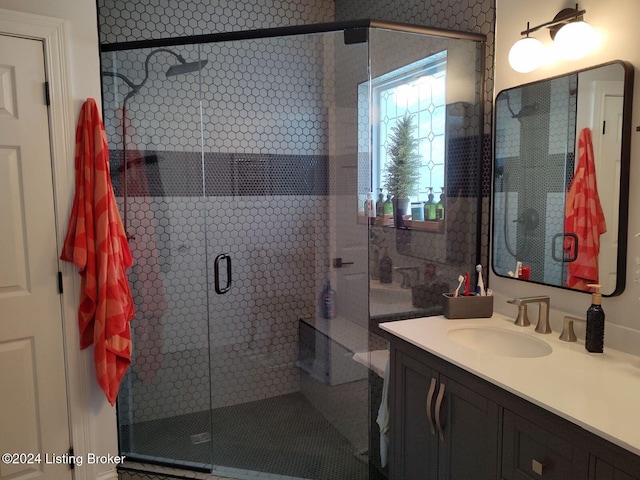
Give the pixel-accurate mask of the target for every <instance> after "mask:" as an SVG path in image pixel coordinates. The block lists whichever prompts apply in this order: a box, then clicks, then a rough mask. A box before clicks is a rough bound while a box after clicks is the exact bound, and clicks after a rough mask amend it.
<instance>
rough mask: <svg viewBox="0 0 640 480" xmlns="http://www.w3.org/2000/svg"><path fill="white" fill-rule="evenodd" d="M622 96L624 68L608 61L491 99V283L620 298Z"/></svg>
mask: <svg viewBox="0 0 640 480" xmlns="http://www.w3.org/2000/svg"><path fill="white" fill-rule="evenodd" d="M632 90H633V67H632V66H631V65H629V64H628V63H626V62H622V61H615V62H611V63H607V64H604V65H599V66H596V67H593V68H589V69H585V70H580V71H577V72H572V73H569V74H566V75H562V76H558V77H554V78H550V79H545V80H542V81H538V82H534V83H529V84H526V85H521V86H518V87H515V88H510V89H507V90H503V91H501V92H500V93H499V94H498V95H497V97H496V102H495V122H494V125H495V132H494V139H495V146H494V160H493V197H492V201H493V216H492V225H493V236H492V268H493V271H494V272H495V274H496V275H499V276H502V277H513V278H517V279H519V280H525V281H529V282H534V283H540V284H545V285H551V286H555V287H561V288H567V289H572V290H578V291H585V292H590V291H592V289H591V288H589V287H588V286H587V285H588V284H592V283H599V284H601V285H602V293H603V294H604V295H607V296H612V295H618V294H620V293H622V291H623V290H624V283H625V271H626V239H627V213H628V191H629V151H630V137H631V103H632V93H633V92H632Z"/></svg>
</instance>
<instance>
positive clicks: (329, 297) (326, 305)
mask: <svg viewBox="0 0 640 480" xmlns="http://www.w3.org/2000/svg"><path fill="white" fill-rule="evenodd" d="M320 309H321V310H322V318H325V319H327V320H331V319H334V318H336V292H335V290H334V289H333V288H331V282H330V281H329V280H327V282H326V283H325V285H324V288H323V289H322V294H321V295H320Z"/></svg>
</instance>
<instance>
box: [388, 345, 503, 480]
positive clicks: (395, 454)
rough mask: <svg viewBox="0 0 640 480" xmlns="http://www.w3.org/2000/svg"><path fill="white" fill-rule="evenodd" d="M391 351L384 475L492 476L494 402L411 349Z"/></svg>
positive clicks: (420, 479) (412, 479) (458, 479)
mask: <svg viewBox="0 0 640 480" xmlns="http://www.w3.org/2000/svg"><path fill="white" fill-rule="evenodd" d="M406 347H411V346H410V345H406ZM408 350H411V348H408ZM392 355H393V360H392V365H393V375H392V381H391V382H392V383H391V385H392V387H391V388H392V389H391V390H390V392H393V393H392V395H391V398H390V404H391V411H392V412H393V413H392V415H393V416H392V419H391V420H392V421H391V425H392V427H391V428H392V431H391V437H392V439H393V440H392V444H391V458H390V471H389V473H390V479H394V480H395V479H397V480H399V479H404V480H425V479H440V478H442V479H450V480H474V479H477V480H487V479H493V478H496V476H497V458H498V438H499V416H498V405H497V404H496V403H494V402H491V401H489V400H488V399H487V398H485V397H484V396H482V395H481V394H479V393H477V392H476V391H474V390H473V385H471V386H470V385H469V384H467V383H465V386H463V385H462V384H461V383H460V382H456V381H454V380H453V379H451V378H449V377H448V376H447V375H446V374H445V373H444V372H442V371H440V370H439V369H438V365H436V366H435V367H434V366H431V365H429V364H427V363H425V362H423V361H421V360H422V359H420V360H418V358H416V355H415V354H413V355H412V354H411V353H410V352H407V351H402V350H401V349H400V348H392ZM441 366H444V365H441ZM471 383H473V379H471Z"/></svg>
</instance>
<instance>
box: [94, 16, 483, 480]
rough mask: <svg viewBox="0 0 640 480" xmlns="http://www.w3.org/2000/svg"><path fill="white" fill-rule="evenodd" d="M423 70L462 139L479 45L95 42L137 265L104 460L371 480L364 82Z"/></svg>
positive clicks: (377, 390) (443, 39) (277, 37)
mask: <svg viewBox="0 0 640 480" xmlns="http://www.w3.org/2000/svg"><path fill="white" fill-rule="evenodd" d="M430 58H433V59H434V62H436V61H437V62H438V65H440V67H439V68H440V69H441V68H444V69H445V71H446V75H447V80H446V83H443V84H442V85H446V92H445V91H441V92H439V93H438V95H439V96H440V97H441V100H442V102H443V105H444V107H440V108H445V109H447V110H446V111H447V112H449V107H450V106H451V105H454V108H453V107H452V110H451V111H452V112H453V111H455V112H458V113H456V116H455V117H454V116H452V115H449V114H448V113H447V115H444V116H441V118H442V119H443V120H442V121H443V122H446V123H447V125H448V127H447V133H448V134H451V135H452V136H454V137H455V136H458V137H465V138H470V137H474V136H475V137H474V138H476V139H477V138H479V132H481V126H480V125H481V124H482V119H483V115H482V101H481V97H482V90H483V86H482V81H481V77H482V71H483V70H482V69H483V42H482V39H481V38H480V37H479V36H474V35H464V34H458V33H454V32H446V31H439V30H429V29H422V28H418V27H412V26H406V25H399V24H390V23H380V22H372V21H362V22H349V23H340V24H321V25H314V26H305V27H302V26H301V27H288V28H282V29H269V30H257V31H250V32H238V33H227V34H214V35H207V36H199V37H187V38H175V39H164V40H155V41H143V42H131V43H126V44H112V45H103V46H102V69H103V94H104V96H103V98H104V119H105V126H106V128H107V134H108V138H109V145H110V150H111V151H110V154H111V169H112V172H111V173H112V178H113V184H114V188H115V190H116V196H117V198H118V201H119V202H120V208H121V209H122V213H123V218H124V219H125V228H126V230H127V234H128V235H129V238H130V246H131V249H132V253H133V256H134V266H133V268H132V269H131V272H130V283H131V286H132V291H133V295H134V299H135V304H136V317H135V319H134V320H133V322H132V324H131V328H132V337H133V355H132V366H131V368H130V370H129V372H128V373H127V375H126V377H125V379H124V381H123V383H122V386H121V390H120V394H119V397H118V424H119V442H120V443H119V445H120V452H121V454H123V455H126V456H127V458H128V459H129V460H137V461H141V462H147V463H160V464H166V465H170V466H176V467H182V468H191V469H197V470H203V471H207V472H213V473H218V474H221V475H225V476H230V477H234V478H241V479H242V478H283V479H284V478H302V479H318V480H320V479H349V480H359V479H368V478H372V479H373V478H384V474H385V468H384V463H385V460H384V457H385V456H384V454H382V456H381V453H380V433H379V426H378V424H377V423H376V419H377V418H378V410H379V407H380V403H381V400H382V387H383V378H382V377H383V376H384V368H385V361H386V360H385V356H384V353H385V349H386V342H385V341H384V340H383V339H382V337H380V336H378V333H379V331H378V330H377V323H376V322H375V321H372V319H371V318H370V314H369V282H370V275H369V240H370V229H371V225H370V224H371V222H370V221H368V220H367V219H366V218H365V217H363V216H362V214H360V215H359V210H362V202H363V200H364V199H366V197H367V193H368V192H370V191H372V190H373V189H374V188H378V186H379V183H380V180H379V178H380V176H379V172H377V171H376V168H378V167H375V165H376V160H375V155H376V154H375V152H374V151H375V150H377V149H379V147H376V146H375V145H376V138H375V137H376V135H380V133H379V132H378V131H377V130H376V129H377V128H378V127H377V125H379V120H380V118H379V117H380V114H379V112H380V111H381V110H380V102H379V101H377V100H375V98H374V96H375V88H374V87H375V86H376V79H378V78H384V77H385V75H388V74H389V72H392V71H402V69H403V68H405V69H406V67H407V66H412V65H417V64H418V63H420V62H422V63H425V62H426V63H429V59H430ZM443 61H444V63H443ZM443 65H444V66H443ZM428 75H429V74H428V73H426V74H425V75H424V76H423V77H421V78H422V80H425V79H428V78H427V77H428ZM436 96H437V95H435V93H434V94H433V98H435V97H436ZM421 98H422V97H421ZM430 98H431V97H430ZM421 101H422V102H423V103H424V101H425V100H424V99H423V100H421ZM407 108H408V107H407ZM435 108H437V106H433V108H431V107H430V106H429V105H427V104H425V105H423V110H424V112H427V113H426V114H428V112H430V111H431V112H432V113H433V111H434V109H435ZM462 111H463V112H465V113H462V114H461V113H459V112H462ZM420 114H422V113H420ZM454 120H455V122H454ZM456 132H457V135H455V134H454V133H456ZM443 143H444V142H443ZM476 143H478V142H476ZM446 148H447V147H446V145H445V146H444V147H443V149H444V150H446ZM477 148H479V149H480V150H481V148H482V147H481V146H480V147H476V149H477ZM473 151H474V152H475V151H476V150H473ZM470 158H473V162H472V165H474V166H475V165H477V158H478V157H473V154H472V155H471V156H470ZM372 165H373V166H374V168H372ZM458 168H460V165H459V166H458ZM376 182H377V183H376ZM363 220H364V221H363ZM470 221H472V220H470ZM443 238H444V237H443ZM474 248H475V247H474ZM443 251H444V246H443ZM466 268H467V269H469V266H468V265H467V266H466ZM327 281H328V282H330V285H331V288H332V289H333V290H334V291H335V293H336V295H335V298H334V301H335V304H334V305H331V307H332V308H333V309H334V310H335V318H332V319H327V318H324V317H325V316H326V315H323V314H324V313H326V312H324V310H323V305H322V299H321V292H322V291H323V288H325V285H326V282H327ZM383 413H384V412H383ZM383 443H384V442H383Z"/></svg>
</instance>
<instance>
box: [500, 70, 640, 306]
mask: <svg viewBox="0 0 640 480" xmlns="http://www.w3.org/2000/svg"><path fill="white" fill-rule="evenodd" d="M610 65H620V66H621V67H622V69H623V82H624V86H623V106H622V140H621V144H622V145H621V149H620V179H619V180H620V195H619V198H618V252H617V260H616V286H615V289H614V291H613V292H612V293H607V294H603V296H604V297H614V296H617V295H620V294H621V293H622V292H623V291H624V289H625V286H626V276H627V275H626V274H627V236H628V233H629V222H628V217H629V173H630V166H631V131H632V125H631V120H632V119H631V117H632V109H633V82H634V72H635V70H634V67H633V65H632V64H631V63H629V62H627V61H624V60H612V61H610V62H606V63H602V64H599V65H593V66H590V67H586V68H583V69H580V70H574V71H570V72H565V73H562V74H559V75H555V76H553V77H548V78H544V79H541V80H537V81H535V82H529V83H524V84H522V85H515V86H513V87H509V88H505V89H504V90H501V91H500V92H498V93H497V94H496V95H495V97H494V100H493V107H494V108H493V111H494V116H493V141H492V143H493V148H492V155H491V199H490V203H491V205H490V207H489V208H490V212H491V242H490V245H491V248H490V249H489V257H490V260H489V264H490V265H491V271H492V272H493V274H494V275H496V276H497V277H501V278H508V279H511V280H519V281H522V282H526V283H534V284H538V285H547V286H550V287H555V288H561V289H563V290H568V291H571V292H579V293H587V294H591V293H592V292H589V291H585V290H578V289H574V288H569V287H565V286H563V285H552V284H549V283H544V282H539V281H534V280H523V279H520V278H513V277H510V276H507V275H503V274H499V273H498V272H496V270H495V269H494V266H493V265H494V263H493V259H494V255H493V238H495V229H496V225H495V223H494V206H495V202H494V195H495V163H496V125H497V117H498V108H497V105H496V102H497V100H498V97H499V96H500V94H501V93H503V92H507V91H509V90H513V89H516V88H522V87H527V86H531V85H536V84H539V83H542V82H547V81H549V80H554V79H557V78H561V77H565V76H567V75H574V74H580V73H582V72H586V71H590V70H593V69H596V68H600V67H607V66H610ZM576 135H577V132H576ZM576 138H577V137H576Z"/></svg>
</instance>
